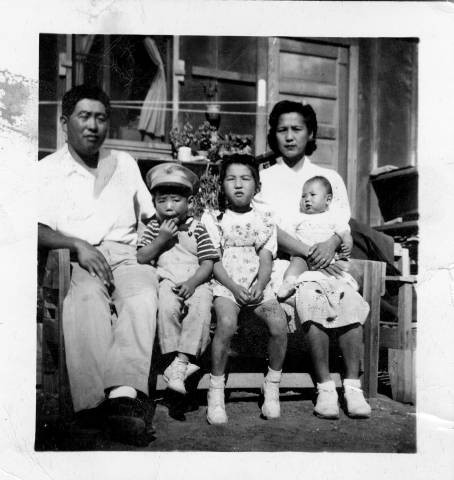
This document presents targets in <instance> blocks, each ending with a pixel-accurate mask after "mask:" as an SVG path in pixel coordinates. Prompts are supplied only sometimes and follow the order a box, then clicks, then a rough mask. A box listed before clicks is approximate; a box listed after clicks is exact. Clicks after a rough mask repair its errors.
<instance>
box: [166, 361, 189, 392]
mask: <svg viewBox="0 0 454 480" xmlns="http://www.w3.org/2000/svg"><path fill="white" fill-rule="evenodd" d="M170 367H171V368H170V371H169V372H168V377H167V378H168V380H167V388H170V390H174V391H175V392H178V393H181V394H183V395H185V394H186V393H187V392H186V387H185V386H184V381H185V379H186V373H187V369H188V364H187V363H185V362H182V361H180V360H179V359H178V358H176V359H175V360H174V361H173V362H172V364H171V365H170Z"/></svg>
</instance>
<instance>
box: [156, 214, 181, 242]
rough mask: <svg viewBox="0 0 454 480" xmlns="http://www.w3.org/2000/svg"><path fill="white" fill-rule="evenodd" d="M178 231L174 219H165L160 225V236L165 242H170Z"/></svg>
mask: <svg viewBox="0 0 454 480" xmlns="http://www.w3.org/2000/svg"><path fill="white" fill-rule="evenodd" d="M177 232H178V227H177V225H176V223H175V221H174V220H173V219H166V220H164V221H163V222H162V223H161V225H160V227H159V235H158V238H159V239H160V240H161V241H162V242H163V243H167V242H169V241H170V240H171V239H172V238H173V237H174V236H175V235H176V234H177Z"/></svg>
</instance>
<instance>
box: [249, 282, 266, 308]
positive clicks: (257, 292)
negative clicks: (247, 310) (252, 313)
mask: <svg viewBox="0 0 454 480" xmlns="http://www.w3.org/2000/svg"><path fill="white" fill-rule="evenodd" d="M263 290H264V289H263V288H262V287H261V286H260V285H258V284H257V283H256V284H254V285H252V287H251V288H250V289H249V293H250V299H249V303H250V304H251V305H255V304H257V303H260V302H261V301H262V300H263Z"/></svg>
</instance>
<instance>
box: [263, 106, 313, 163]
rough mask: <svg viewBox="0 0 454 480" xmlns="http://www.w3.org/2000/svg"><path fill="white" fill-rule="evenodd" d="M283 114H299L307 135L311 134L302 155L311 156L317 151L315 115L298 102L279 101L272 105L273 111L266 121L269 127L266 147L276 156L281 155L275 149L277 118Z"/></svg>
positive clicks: (307, 107) (311, 110)
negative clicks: (307, 132)
mask: <svg viewBox="0 0 454 480" xmlns="http://www.w3.org/2000/svg"><path fill="white" fill-rule="evenodd" d="M285 113H299V114H300V115H301V116H302V117H303V120H304V123H305V124H306V127H307V130H308V131H309V134H311V133H312V139H310V140H308V142H307V145H306V150H305V152H304V154H305V155H307V156H309V155H312V153H314V152H315V150H316V149H317V144H316V142H315V139H316V137H317V115H316V114H315V111H314V109H313V108H312V107H311V106H310V105H309V104H306V105H303V104H302V103H300V102H293V101H290V100H281V101H280V102H277V103H276V105H274V107H273V110H271V113H270V118H269V120H268V123H269V125H270V128H269V131H268V145H269V146H270V148H271V150H273V152H274V153H276V154H278V155H280V154H281V152H280V151H279V149H278V147H277V140H276V129H277V124H278V122H279V117H280V116H281V115H284V114H285Z"/></svg>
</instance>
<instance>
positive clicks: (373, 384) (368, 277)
mask: <svg viewBox="0 0 454 480" xmlns="http://www.w3.org/2000/svg"><path fill="white" fill-rule="evenodd" d="M384 284H385V264H383V263H380V262H371V261H366V262H364V280H363V298H364V300H365V301H366V302H367V303H368V304H369V306H370V312H369V318H368V320H367V321H366V323H365V325H364V381H363V388H364V391H365V392H366V394H367V396H368V397H376V396H377V388H378V352H379V334H380V298H381V296H382V295H383V293H384V288H385V286H384Z"/></svg>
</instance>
